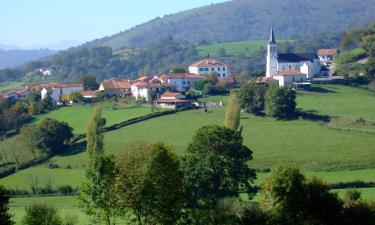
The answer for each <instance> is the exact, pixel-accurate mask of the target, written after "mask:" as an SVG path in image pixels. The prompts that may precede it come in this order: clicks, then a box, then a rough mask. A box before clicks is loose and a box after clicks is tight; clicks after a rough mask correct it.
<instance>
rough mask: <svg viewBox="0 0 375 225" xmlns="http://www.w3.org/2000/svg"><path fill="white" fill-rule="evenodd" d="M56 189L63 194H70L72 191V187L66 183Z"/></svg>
mask: <svg viewBox="0 0 375 225" xmlns="http://www.w3.org/2000/svg"><path fill="white" fill-rule="evenodd" d="M57 191H58V192H59V193H61V194H63V195H70V194H72V193H73V192H74V189H73V188H72V186H70V185H69V184H68V185H63V186H59V187H57Z"/></svg>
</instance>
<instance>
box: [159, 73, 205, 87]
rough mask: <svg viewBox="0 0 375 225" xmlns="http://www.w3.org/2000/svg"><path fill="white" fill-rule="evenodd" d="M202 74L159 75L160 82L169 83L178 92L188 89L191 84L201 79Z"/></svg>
mask: <svg viewBox="0 0 375 225" xmlns="http://www.w3.org/2000/svg"><path fill="white" fill-rule="evenodd" d="M203 78H204V77H203V76H200V75H197V74H193V73H172V74H163V75H161V76H160V80H161V82H162V83H169V84H172V85H174V86H175V87H176V90H177V91H179V92H186V91H189V89H190V87H191V85H192V84H193V83H194V82H195V81H197V80H200V79H203Z"/></svg>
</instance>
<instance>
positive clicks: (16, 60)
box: [0, 49, 58, 69]
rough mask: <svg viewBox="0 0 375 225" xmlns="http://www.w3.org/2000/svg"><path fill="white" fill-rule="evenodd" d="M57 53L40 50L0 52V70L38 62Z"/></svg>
mask: <svg viewBox="0 0 375 225" xmlns="http://www.w3.org/2000/svg"><path fill="white" fill-rule="evenodd" d="M57 52H58V51H52V50H48V49H40V50H20V49H16V50H0V69H2V68H11V67H14V66H18V65H20V64H23V63H26V62H29V61H32V60H38V59H41V58H43V57H46V56H51V55H54V54H56V53H57Z"/></svg>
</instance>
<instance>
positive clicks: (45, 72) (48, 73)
mask: <svg viewBox="0 0 375 225" xmlns="http://www.w3.org/2000/svg"><path fill="white" fill-rule="evenodd" d="M39 73H41V74H42V75H43V76H52V70H51V69H48V68H40V69H39Z"/></svg>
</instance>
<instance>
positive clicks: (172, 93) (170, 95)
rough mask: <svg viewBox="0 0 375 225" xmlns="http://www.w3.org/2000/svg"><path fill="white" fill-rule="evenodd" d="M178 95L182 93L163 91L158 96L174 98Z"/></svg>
mask: <svg viewBox="0 0 375 225" xmlns="http://www.w3.org/2000/svg"><path fill="white" fill-rule="evenodd" d="M179 95H182V94H181V93H179V92H165V93H164V94H162V95H161V96H160V98H173V97H174V98H175V97H177V96H179Z"/></svg>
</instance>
